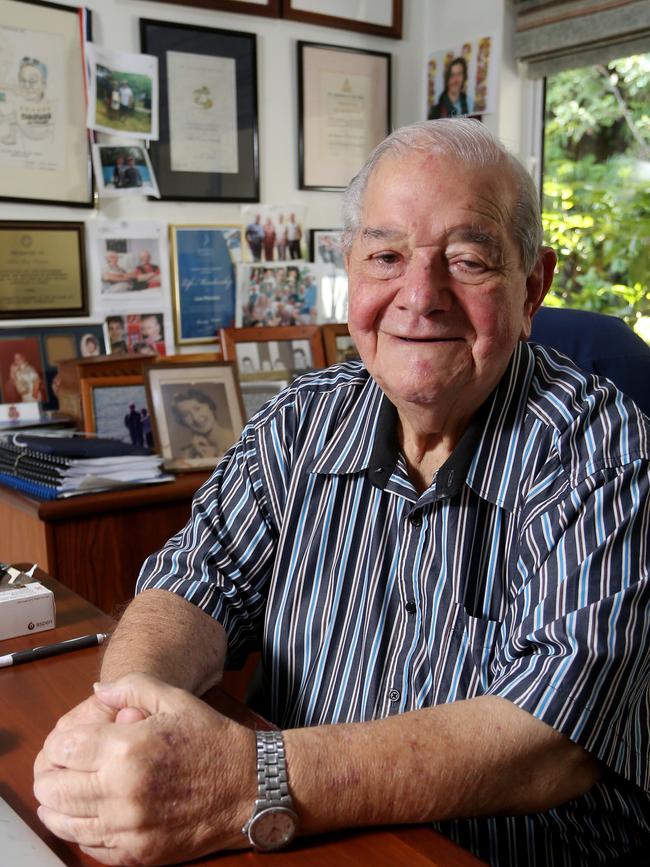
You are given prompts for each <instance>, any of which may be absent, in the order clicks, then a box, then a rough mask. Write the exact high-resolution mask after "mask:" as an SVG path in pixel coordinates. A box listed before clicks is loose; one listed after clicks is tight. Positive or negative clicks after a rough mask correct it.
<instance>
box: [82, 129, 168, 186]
mask: <svg viewBox="0 0 650 867" xmlns="http://www.w3.org/2000/svg"><path fill="white" fill-rule="evenodd" d="M92 151H93V169H94V171H95V181H96V183H97V191H98V193H99V196H100V198H119V197H124V196H127V197H128V196H153V197H154V198H156V199H159V198H160V193H159V191H158V184H157V182H156V178H155V175H154V173H153V169H152V167H151V161H150V160H149V154H148V153H147V151H146V149H145V148H144V147H142V146H141V145H136V144H134V143H133V142H130V143H122V144H116V143H113V144H110V145H103V144H94V145H93V148H92Z"/></svg>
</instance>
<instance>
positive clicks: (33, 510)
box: [0, 472, 207, 613]
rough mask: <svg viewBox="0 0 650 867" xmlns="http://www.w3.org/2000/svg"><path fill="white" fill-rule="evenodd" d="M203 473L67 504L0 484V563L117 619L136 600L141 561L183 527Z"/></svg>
mask: <svg viewBox="0 0 650 867" xmlns="http://www.w3.org/2000/svg"><path fill="white" fill-rule="evenodd" d="M206 478H207V473H205V472H201V473H185V474H183V475H180V476H178V477H177V478H176V479H175V481H173V482H167V483H162V484H158V485H144V486H142V487H138V488H129V489H128V490H122V491H113V492H106V493H102V494H85V495H83V496H80V497H72V498H70V499H66V500H46V501H42V500H33V499H31V498H29V497H26V496H23V495H22V494H20V493H18V492H17V491H13V490H12V489H11V488H6V487H3V486H0V527H2V539H1V540H0V560H1V561H4V562H6V563H19V562H26V561H29V562H32V563H38V565H39V566H40V567H41V569H43V570H45V572H47V573H48V574H49V575H52V576H54V577H55V578H57V579H58V580H59V581H61V582H62V583H63V584H65V585H66V586H68V587H70V588H71V589H72V590H74V591H76V592H77V593H79V594H80V595H81V596H83V598H84V599H88V600H89V601H90V602H92V603H93V605H96V606H97V607H98V608H100V609H101V610H102V611H106V612H107V613H114V612H115V611H116V609H117V607H118V606H120V605H122V604H123V603H124V602H126V601H127V600H128V599H130V598H131V597H132V596H133V590H134V587H135V580H136V578H137V576H138V572H139V571H140V567H141V566H142V563H143V561H144V560H145V558H146V557H147V556H148V555H149V554H152V553H153V552H154V551H156V550H158V548H160V547H161V546H162V545H163V544H164V543H165V542H166V541H167V539H168V538H169V537H170V536H172V535H173V534H174V533H176V532H177V531H178V530H180V529H181V527H183V525H184V524H185V523H186V521H187V519H188V518H189V516H190V503H191V500H192V497H193V495H194V493H195V491H196V490H197V488H198V487H199V486H200V485H201V484H202V483H203V481H204V480H205V479H206Z"/></svg>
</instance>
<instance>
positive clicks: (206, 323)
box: [169, 225, 242, 345]
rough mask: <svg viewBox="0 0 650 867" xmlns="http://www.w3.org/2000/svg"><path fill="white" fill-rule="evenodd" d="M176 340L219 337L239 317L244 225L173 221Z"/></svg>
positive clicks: (210, 340) (204, 340) (211, 340)
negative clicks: (237, 297)
mask: <svg viewBox="0 0 650 867" xmlns="http://www.w3.org/2000/svg"><path fill="white" fill-rule="evenodd" d="M169 236H170V243H171V250H172V275H173V285H174V329H175V333H176V343H177V344H179V345H183V344H191V343H214V342H215V341H216V340H217V339H218V336H219V329H220V328H226V327H228V326H229V325H232V324H233V323H234V321H235V294H236V271H235V268H236V265H237V263H239V262H241V256H242V229H241V226H239V225H230V226H170V227H169Z"/></svg>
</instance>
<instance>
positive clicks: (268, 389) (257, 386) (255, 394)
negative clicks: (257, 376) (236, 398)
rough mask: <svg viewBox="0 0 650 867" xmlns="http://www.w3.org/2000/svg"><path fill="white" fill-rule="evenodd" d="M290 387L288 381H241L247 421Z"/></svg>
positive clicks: (240, 385)
mask: <svg viewBox="0 0 650 867" xmlns="http://www.w3.org/2000/svg"><path fill="white" fill-rule="evenodd" d="M288 385H289V380H288V379H261V380H250V381H248V380H240V381H239V387H240V388H241V396H242V400H243V401H244V412H245V413H246V420H247V421H248V420H249V419H251V418H253V416H254V415H255V414H256V413H257V412H258V411H259V410H260V409H261V408H262V407H263V406H264V404H265V403H268V402H269V401H270V400H271V399H272V398H274V397H275V396H276V394H280V392H281V391H282V390H283V389H285V388H286V387H287V386H288Z"/></svg>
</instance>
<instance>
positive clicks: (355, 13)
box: [282, 0, 403, 39]
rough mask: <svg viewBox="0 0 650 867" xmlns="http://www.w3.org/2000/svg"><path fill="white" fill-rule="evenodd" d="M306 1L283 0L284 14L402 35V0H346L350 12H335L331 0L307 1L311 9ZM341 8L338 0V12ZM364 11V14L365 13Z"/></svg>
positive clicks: (324, 24) (311, 21) (322, 23)
mask: <svg viewBox="0 0 650 867" xmlns="http://www.w3.org/2000/svg"><path fill="white" fill-rule="evenodd" d="M304 5H305V3H304V0H282V17H283V18H288V19H290V20H292V21H304V22H306V23H308V24H318V25H320V26H321V27H336V28H338V29H339V30H354V31H355V32H357V33H370V34H372V35H373V36H388V37H390V38H392V39H401V38H402V5H403V3H402V0H381V2H380V0H373V2H372V3H362V2H359V0H346V3H345V7H346V11H347V12H348V13H349V14H348V15H342V14H338V15H332V14H331V8H332V4H331V2H329V0H309V2H308V4H306V5H308V6H309V8H308V9H304V8H301V7H303V6H304ZM382 7H385V8H382ZM342 11H343V10H342V6H341V4H339V13H340V12H342ZM364 13H365V16H366V17H365V18H364V17H362V16H363V15H364ZM381 18H383V19H384V20H383V23H378V19H381Z"/></svg>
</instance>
